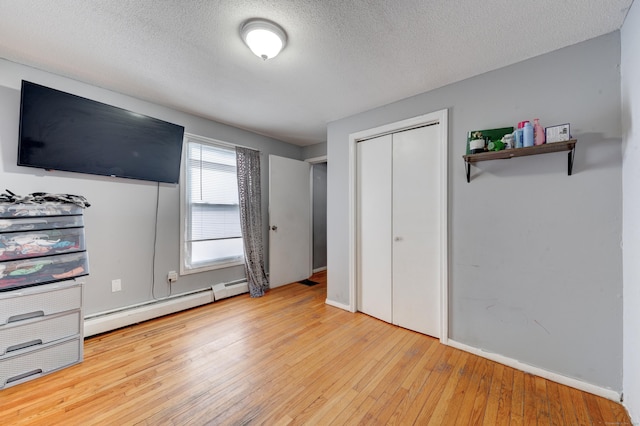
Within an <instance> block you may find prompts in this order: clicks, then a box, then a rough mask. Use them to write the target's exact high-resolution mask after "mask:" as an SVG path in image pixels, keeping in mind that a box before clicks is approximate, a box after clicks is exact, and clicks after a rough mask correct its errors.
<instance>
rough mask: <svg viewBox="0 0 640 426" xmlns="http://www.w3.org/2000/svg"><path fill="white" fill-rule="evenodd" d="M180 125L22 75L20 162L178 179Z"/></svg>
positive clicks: (105, 173) (152, 178) (50, 167)
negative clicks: (83, 96) (97, 100)
mask: <svg viewBox="0 0 640 426" xmlns="http://www.w3.org/2000/svg"><path fill="white" fill-rule="evenodd" d="M183 136H184V127H182V126H179V125H177V124H172V123H168V122H166V121H162V120H158V119H156V118H152V117H147V116H144V115H141V114H137V113H134V112H131V111H127V110H125V109H122V108H118V107H115V106H111V105H107V104H103V103H100V102H96V101H93V100H90V99H86V98H82V97H80V96H76V95H72V94H70V93H65V92H61V91H59V90H55V89H51V88H48V87H45V86H41V85H39V84H35V83H31V82H28V81H24V80H23V81H22V95H21V101H20V140H19V146H18V165H19V166H27V167H37V168H42V169H46V170H62V171H68V172H78V173H89V174H95V175H103V176H114V177H122V178H131V179H141V180H148V181H154V182H164V183H173V184H175V183H178V180H179V176H180V156H181V154H182V140H183Z"/></svg>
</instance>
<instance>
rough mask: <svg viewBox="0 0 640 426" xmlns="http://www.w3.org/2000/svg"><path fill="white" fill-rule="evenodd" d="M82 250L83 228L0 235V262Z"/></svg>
mask: <svg viewBox="0 0 640 426" xmlns="http://www.w3.org/2000/svg"><path fill="white" fill-rule="evenodd" d="M71 217H73V216H71ZM84 250H85V245H84V228H61V229H41V230H33V231H26V232H9V233H0V262H4V261H9V260H18V259H29V258H33V257H41V256H48V255H52V254H61V253H73V252H78V251H84Z"/></svg>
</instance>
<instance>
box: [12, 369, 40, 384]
mask: <svg viewBox="0 0 640 426" xmlns="http://www.w3.org/2000/svg"><path fill="white" fill-rule="evenodd" d="M39 374H42V368H36V369H35V370H31V371H27V372H26V373H22V374H18V375H17V376H13V377H11V378H9V379H7V383H11V382H17V381H18V380H22V379H25V378H27V377H30V376H37V375H39Z"/></svg>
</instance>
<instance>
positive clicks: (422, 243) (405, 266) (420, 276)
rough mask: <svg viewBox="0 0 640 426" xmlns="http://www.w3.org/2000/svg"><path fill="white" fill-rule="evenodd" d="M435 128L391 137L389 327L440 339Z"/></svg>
mask: <svg viewBox="0 0 640 426" xmlns="http://www.w3.org/2000/svg"><path fill="white" fill-rule="evenodd" d="M439 127H440V126H438V125H433V126H427V127H420V128H417V129H412V130H408V131H404V132H399V133H395V134H394V135H393V280H392V281H393V296H392V300H393V308H392V310H393V323H394V324H397V325H400V326H402V327H405V328H408V329H410V330H414V331H418V332H420V333H424V334H428V335H430V336H433V337H440V262H441V253H440V247H441V241H440V235H441V233H440V223H441V221H440V211H441V209H440V204H439V200H440V199H441V198H440V188H441V185H440V176H441V173H440V170H441V166H440V158H441V156H440V152H439V150H440V149H441V148H440V144H439V143H438V137H439V130H440V129H439Z"/></svg>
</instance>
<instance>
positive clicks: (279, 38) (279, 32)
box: [240, 19, 287, 61]
mask: <svg viewBox="0 0 640 426" xmlns="http://www.w3.org/2000/svg"><path fill="white" fill-rule="evenodd" d="M240 35H241V36H242V40H244V42H245V44H246V45H247V46H249V49H251V51H252V52H253V53H254V54H255V55H256V56H258V57H259V58H262V59H263V60H265V61H266V60H267V59H271V58H274V57H275V56H276V55H277V54H278V53H280V51H281V50H282V49H283V48H284V46H285V45H286V44H287V33H285V32H284V30H283V29H282V27H280V26H279V25H278V24H276V23H274V22H271V21H267V20H265V19H250V20H248V21H247V22H245V23H244V24H243V25H242V29H241V30H240Z"/></svg>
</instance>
